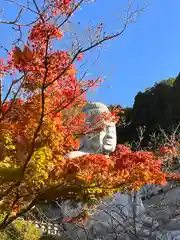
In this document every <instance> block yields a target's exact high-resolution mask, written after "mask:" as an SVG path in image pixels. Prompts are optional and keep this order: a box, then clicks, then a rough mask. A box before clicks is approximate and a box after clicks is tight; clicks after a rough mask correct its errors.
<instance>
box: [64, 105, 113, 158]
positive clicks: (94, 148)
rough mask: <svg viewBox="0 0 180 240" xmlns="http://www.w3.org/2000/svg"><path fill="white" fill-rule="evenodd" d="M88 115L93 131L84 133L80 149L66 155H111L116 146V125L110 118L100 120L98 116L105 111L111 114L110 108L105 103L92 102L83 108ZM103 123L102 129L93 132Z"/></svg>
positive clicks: (87, 119) (72, 156) (87, 120)
mask: <svg viewBox="0 0 180 240" xmlns="http://www.w3.org/2000/svg"><path fill="white" fill-rule="evenodd" d="M83 112H84V113H85V116H86V127H87V128H89V129H91V130H92V131H91V133H89V134H86V135H84V136H83V137H81V139H80V149H79V151H73V152H71V153H69V154H67V155H66V157H68V158H74V157H78V156H82V155H85V154H104V155H109V154H110V153H112V152H114V151H115V148H116V141H117V139H116V126H115V123H114V122H111V121H110V120H108V121H105V120H103V119H102V120H100V121H99V123H98V120H97V119H98V117H99V116H101V115H103V114H104V113H105V114H106V113H107V114H110V111H109V109H108V108H107V106H105V105H104V104H103V103H99V102H90V103H87V104H86V106H85V107H84V109H83ZM97 125H102V126H103V127H102V129H101V130H100V131H97V132H93V129H95V128H96V127H98V126H97Z"/></svg>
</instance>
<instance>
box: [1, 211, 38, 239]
mask: <svg viewBox="0 0 180 240" xmlns="http://www.w3.org/2000/svg"><path fill="white" fill-rule="evenodd" d="M1 218H2V216H1ZM0 239H1V240H39V239H40V230H39V229H37V228H36V226H35V225H34V224H32V223H30V222H27V221H25V220H21V219H17V220H16V221H14V222H13V224H10V225H9V226H8V227H6V229H5V230H3V231H1V232H0Z"/></svg>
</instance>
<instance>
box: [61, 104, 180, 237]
mask: <svg viewBox="0 0 180 240" xmlns="http://www.w3.org/2000/svg"><path fill="white" fill-rule="evenodd" d="M84 112H85V113H86V114H87V119H86V124H87V125H89V126H91V127H93V123H95V119H96V117H97V116H98V115H100V114H102V113H103V112H107V113H108V112H109V110H108V108H107V107H106V106H105V105H104V104H102V103H96V102H93V103H88V104H87V105H86V106H85V108H84ZM115 147H116V128H115V124H114V123H109V122H108V123H106V124H105V125H104V128H103V129H102V131H100V132H98V133H93V134H90V135H86V136H84V137H83V138H82V139H81V147H80V149H79V151H74V152H71V153H70V154H68V155H67V156H66V157H68V158H70V159H71V158H74V157H78V156H82V155H84V154H98V153H100V154H105V155H109V154H110V153H111V152H113V151H114V150H115ZM147 187H149V186H148V185H147V186H145V187H143V188H142V190H143V189H145V193H143V195H146V192H147ZM158 189H159V187H158V188H157V187H156V186H155V187H153V190H152V192H155V190H158ZM142 190H141V191H140V192H138V193H133V194H121V193H119V194H117V195H116V196H114V197H113V198H107V199H104V201H103V202H102V203H101V204H99V206H98V208H97V211H96V212H95V213H94V214H92V216H91V217H90V218H89V219H88V220H87V221H86V223H85V226H84V228H80V227H78V226H76V225H72V224H67V225H66V233H67V235H68V238H69V239H80V240H83V239H88V240H90V239H91V240H92V239H107V240H111V239H112V240H115V239H119V240H120V239H122V240H133V239H149V240H150V239H152V240H153V239H176V240H177V239H180V231H178V230H179V229H180V226H179V223H178V222H176V223H175V221H176V219H175V218H174V219H172V220H171V221H170V216H171V215H172V211H173V205H172V204H173V201H172V200H173V199H174V194H173V197H170V196H172V195H171V193H170V192H173V193H176V196H177V198H176V201H175V200H174V201H175V202H176V203H177V200H178V201H179V202H180V197H178V193H177V190H179V189H176V190H169V194H166V195H167V197H166V198H164V202H166V204H167V202H168V204H169V206H171V207H169V208H167V207H162V206H161V207H160V206H158V203H160V202H162V201H161V200H160V197H162V194H160V195H159V197H157V196H155V197H152V198H151V200H146V199H145V201H144V202H142V199H141V197H142ZM165 199H166V200H165ZM154 203H155V204H154ZM81 207H82V206H81V204H79V205H78V206H77V207H76V208H71V207H70V205H69V203H67V202H66V203H65V204H64V205H63V206H62V208H63V209H64V214H65V216H71V217H72V216H75V215H77V213H79V211H80V209H81ZM165 220H166V221H165ZM167 220H168V222H167ZM179 222H180V221H179ZM178 234H179V238H178V237H177V235H178ZM172 236H173V238H172Z"/></svg>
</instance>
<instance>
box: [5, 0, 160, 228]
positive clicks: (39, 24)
mask: <svg viewBox="0 0 180 240" xmlns="http://www.w3.org/2000/svg"><path fill="white" fill-rule="evenodd" d="M86 2H87V1H84V0H81V1H79V2H77V1H75V0H45V1H44V3H43V4H41V5H40V4H39V2H38V1H35V0H32V2H31V4H30V5H29V4H27V5H22V4H20V3H19V4H17V3H16V4H17V5H18V6H19V7H20V11H19V13H18V15H17V18H16V19H15V20H14V21H9V22H8V21H1V23H2V24H10V25H13V26H15V27H17V29H16V30H17V31H18V32H19V34H20V37H21V36H22V35H21V33H22V31H23V29H24V28H26V29H28V33H27V38H26V39H25V40H24V41H23V44H21V45H20V46H18V44H15V45H12V48H11V49H10V50H9V51H8V56H7V59H1V61H0V72H1V76H2V77H3V81H5V79H7V81H10V86H9V88H8V90H7V89H3V88H2V90H3V92H2V94H1V104H0V200H1V201H0V209H1V212H2V213H3V214H5V218H4V220H3V221H2V222H1V223H0V229H4V228H5V227H6V226H7V225H8V224H9V223H11V222H12V221H13V220H15V219H16V218H18V217H19V216H22V215H23V214H24V213H26V212H27V211H28V210H30V209H31V208H32V207H33V206H34V205H36V204H37V203H38V202H39V201H43V200H47V199H57V198H58V199H59V200H67V199H73V200H76V201H82V202H88V203H91V202H92V200H97V199H100V198H102V197H104V196H107V195H110V194H112V193H113V192H116V191H125V190H133V189H138V188H139V187H140V186H142V185H143V184H146V183H157V184H161V183H164V182H165V175H164V173H162V172H161V163H160V161H158V160H157V159H156V158H155V157H154V156H153V155H152V154H151V153H148V152H136V153H135V152H132V151H131V150H130V149H128V148H126V147H125V146H118V147H117V150H116V151H115V153H113V154H112V155H111V156H109V157H107V156H104V155H88V156H83V157H79V158H75V159H71V160H70V159H67V158H65V157H64V156H65V154H67V153H68V152H70V151H72V150H76V149H78V147H79V140H78V137H79V136H80V135H82V134H86V133H87V129H86V127H85V125H84V117H85V116H84V114H83V113H82V108H83V106H84V105H85V104H86V92H87V91H88V90H89V89H90V88H91V87H95V86H97V85H98V84H99V83H100V82H101V81H102V80H101V78H97V79H95V80H92V79H90V80H87V78H85V75H83V77H80V78H79V77H77V76H78V67H77V66H78V64H77V63H78V62H79V61H83V57H84V55H85V54H87V53H88V51H89V50H91V49H93V48H95V47H97V46H98V45H100V44H102V43H104V42H106V41H108V40H111V39H114V38H116V37H118V36H120V35H121V34H122V33H123V32H124V30H125V29H126V27H127V25H128V23H129V22H130V21H131V18H132V17H134V15H136V14H137V12H138V11H137V10H136V11H130V8H129V9H128V13H127V16H126V19H125V21H124V26H123V29H122V30H121V31H119V32H116V33H115V34H106V33H104V32H103V26H102V25H98V26H97V29H98V31H99V33H98V34H99V35H98V37H97V36H96V37H95V39H94V40H92V42H91V43H90V45H88V46H85V47H83V46H81V45H79V44H76V46H75V48H74V49H73V50H72V51H69V50H64V49H63V50H62V49H58V50H57V48H55V46H56V44H57V43H59V42H61V41H62V40H63V38H65V32H64V31H63V30H62V29H63V25H64V24H65V23H67V22H68V21H69V19H70V18H71V16H72V15H73V14H74V13H75V11H77V10H78V9H79V7H80V6H81V5H83V4H85V3H86ZM24 9H26V10H27V11H30V12H31V13H33V16H34V20H33V21H32V22H31V23H28V24H23V23H21V22H19V21H20V19H21V16H22V14H23V11H24ZM4 49H5V48H4ZM114 115H115V111H113V113H112V114H111V115H110V116H109V117H110V118H112V117H114ZM103 117H104V116H103ZM111 120H112V119H111ZM137 176H138V177H137Z"/></svg>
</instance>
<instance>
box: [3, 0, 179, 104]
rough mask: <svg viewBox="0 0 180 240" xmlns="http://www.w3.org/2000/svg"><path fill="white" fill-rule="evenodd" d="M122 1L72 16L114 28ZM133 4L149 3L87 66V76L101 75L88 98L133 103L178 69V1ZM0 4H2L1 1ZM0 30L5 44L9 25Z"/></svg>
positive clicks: (143, 1) (8, 12)
mask: <svg viewBox="0 0 180 240" xmlns="http://www.w3.org/2000/svg"><path fill="white" fill-rule="evenodd" d="M1 1H2V0H1ZM21 2H23V0H21ZM126 3H127V1H126V0H111V1H109V0H99V2H97V3H95V4H87V5H86V6H84V7H83V9H82V10H80V11H79V13H78V14H77V15H76V16H74V19H75V21H80V22H81V26H82V28H83V27H85V26H87V24H88V23H90V24H95V23H98V22H105V26H106V29H107V31H109V32H111V31H116V30H118V29H120V26H121V22H120V19H121V17H122V14H123V12H124V8H125V6H126ZM137 3H138V4H139V5H140V6H144V5H147V4H148V5H149V7H148V9H147V10H146V11H145V12H144V13H143V14H142V15H141V16H140V17H139V18H138V19H137V22H136V23H135V24H131V25H129V27H128V29H127V30H126V31H125V33H124V34H123V35H122V36H121V37H119V38H118V39H116V40H114V41H111V42H109V43H107V44H105V45H104V46H103V50H102V51H101V54H100V58H99V60H98V61H97V62H96V64H94V66H91V68H90V73H91V74H92V75H91V77H97V76H99V75H101V76H102V77H103V78H105V82H104V84H102V86H101V87H100V88H99V89H98V90H97V91H95V92H91V93H90V94H89V95H88V97H89V99H90V100H95V101H102V102H104V103H106V104H120V105H122V106H123V107H125V106H131V105H132V104H133V100H134V96H135V95H136V94H137V92H138V91H143V90H144V89H145V88H147V87H150V86H152V85H153V84H154V83H155V82H156V81H160V80H164V79H167V78H169V77H175V76H176V75H177V74H178V73H179V71H180V59H179V56H180V14H179V9H180V1H179V0H135V1H134V7H136V4H137ZM1 7H6V5H5V4H4V3H3V1H2V2H1V3H0V8H1ZM5 12H6V16H8V17H13V15H14V12H13V10H12V8H10V7H9V8H8V9H6V8H5ZM0 30H1V34H2V35H1V43H6V45H8V43H9V42H10V41H11V38H12V35H11V34H10V32H8V30H7V31H6V33H5V30H4V27H3V26H2V25H0Z"/></svg>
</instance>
